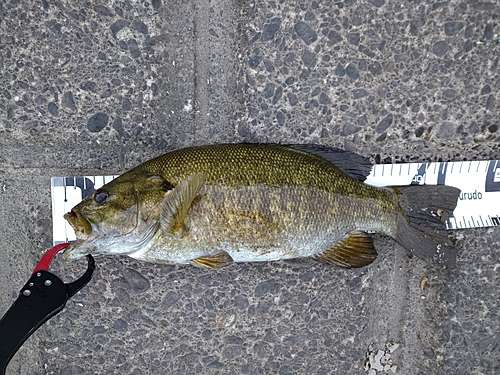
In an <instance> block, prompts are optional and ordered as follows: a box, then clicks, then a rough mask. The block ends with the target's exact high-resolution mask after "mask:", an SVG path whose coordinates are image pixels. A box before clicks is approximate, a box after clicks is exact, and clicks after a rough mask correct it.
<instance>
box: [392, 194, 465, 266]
mask: <svg viewBox="0 0 500 375" xmlns="http://www.w3.org/2000/svg"><path fill="white" fill-rule="evenodd" d="M392 189H393V190H394V191H395V192H396V195H397V196H398V197H399V206H400V207H401V208H402V211H403V212H401V213H400V214H399V216H398V222H397V231H396V236H395V239H396V241H397V242H398V243H399V244H400V245H401V246H403V247H404V248H405V249H406V250H408V251H409V252H411V253H412V254H415V255H416V256H417V257H419V258H422V259H433V260H435V261H436V262H437V263H439V264H443V265H446V266H447V267H449V268H453V267H454V266H455V260H456V252H455V250H454V248H453V240H450V239H449V238H448V236H447V234H446V224H445V221H446V220H447V219H448V217H449V216H450V214H451V213H452V212H453V210H454V209H455V207H456V205H457V199H458V196H459V194H460V190H459V189H457V188H454V187H451V186H444V185H435V186H434V185H424V186H419V185H411V186H393V187H392Z"/></svg>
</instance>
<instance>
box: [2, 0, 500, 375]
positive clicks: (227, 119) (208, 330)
mask: <svg viewBox="0 0 500 375" xmlns="http://www.w3.org/2000/svg"><path fill="white" fill-rule="evenodd" d="M0 6H1V8H0V15H1V16H0V20H1V21H0V40H1V42H0V69H1V72H2V75H1V81H0V94H1V96H0V111H1V121H0V238H1V244H2V247H3V250H4V253H5V254H6V256H5V257H4V261H3V262H1V263H0V285H2V289H1V293H0V314H3V312H4V311H6V310H7V308H8V307H9V306H10V304H11V303H12V302H13V301H14V299H15V298H16V295H17V292H18V290H19V288H20V287H21V286H22V285H23V283H24V282H25V280H26V278H27V277H28V276H29V273H30V270H31V269H32V267H33V266H34V264H35V263H36V261H37V259H38V258H39V257H40V252H41V250H43V249H45V248H47V247H49V246H50V245H51V221H50V217H51V215H50V177H52V176H61V175H81V174H112V173H120V172H123V171H125V170H126V169H128V168H130V167H132V166H134V165H136V164H138V163H140V162H142V161H145V160H147V159H148V158H150V157H153V156H156V155H159V154H161V153H164V152H167V151H169V150H172V149H176V148H180V147H184V146H188V145H193V144H206V143H218V142H242V141H247V142H248V141H251V142H283V143H290V142H293V143H311V142H314V143H321V144H326V145H331V146H336V147H342V148H345V149H348V150H351V151H355V152H358V153H360V154H363V155H365V156H368V157H370V158H371V159H372V160H373V161H374V162H378V163H380V162H384V163H389V162H407V161H435V160H475V159H478V160H479V159H499V158H500V152H499V141H500V133H499V131H498V127H499V122H500V121H499V114H498V113H499V112H498V106H499V105H498V100H499V98H498V90H499V89H500V73H499V56H500V43H499V36H498V35H499V11H500V8H499V6H498V5H497V4H496V3H495V2H475V1H470V2H462V1H450V2H441V3H434V2H426V1H417V2H411V3H408V2H405V3H402V2H392V1H384V0H370V1H366V2H364V1H356V0H346V1H339V2H335V3H332V2H319V1H318V2H316V1H305V2H295V1H286V2H285V1H254V2H252V3H246V2H238V1H229V0H226V1H224V0H213V1H209V0H199V1H189V0H187V1H176V2H165V1H162V0H153V1H152V2H146V1H143V2H138V1H112V0H108V1H106V0H104V1H99V2H72V1H58V2H53V1H50V0H43V1H41V2H34V1H25V2H21V1H19V0H10V1H6V2H3V3H1V4H0ZM456 236H457V237H458V244H457V251H458V261H457V267H456V269H454V270H442V269H439V268H438V267H436V266H435V265H432V264H427V263H425V262H423V261H421V260H419V259H410V258H408V257H407V254H406V253H405V252H404V250H403V249H402V248H401V247H399V246H397V245H395V244H394V242H393V241H392V240H390V239H388V238H383V237H381V236H377V237H376V247H377V249H378V251H379V253H380V256H379V258H378V259H377V261H376V262H375V263H374V264H372V265H370V266H368V267H366V268H363V269H361V270H342V269H338V268H334V267H328V266H325V265H322V264H318V263H316V262H313V261H308V260H304V261H286V262H285V261H283V262H273V263H268V264H238V265H233V266H231V267H229V268H226V269H224V270H221V271H215V272H210V271H206V270H200V269H196V268H193V267H173V266H161V265H154V264H147V263H141V262H137V261H134V260H132V259H128V258H125V257H107V258H98V259H97V264H98V267H99V268H98V271H97V272H96V276H95V277H94V279H93V281H92V282H91V284H90V285H89V286H88V287H86V288H85V289H84V290H82V291H81V292H80V293H79V294H78V295H77V296H75V298H74V299H72V300H71V301H70V303H69V304H68V306H67V308H66V309H65V310H64V311H63V312H62V313H61V314H60V315H58V316H57V317H56V318H54V319H53V320H51V321H50V322H49V323H48V324H47V325H46V326H44V327H42V328H41V329H40V330H39V331H38V332H37V333H36V334H34V335H33V336H32V337H31V338H30V339H29V340H28V342H27V343H26V344H25V345H24V346H23V347H22V348H21V350H20V351H19V352H18V354H17V355H16V356H15V358H14V359H13V361H12V363H11V365H10V367H9V371H8V373H9V374H61V375H62V374H65V375H69V374H181V373H182V374H195V373H203V374H233V373H242V374H268V373H278V374H305V373H308V374H309V373H310V374H332V373H345V374H362V373H368V374H382V373H384V372H385V373H393V371H395V372H396V373H401V374H417V373H429V374H449V373H454V374H478V375H479V374H495V373H498V372H500V360H499V358H500V352H499V350H500V349H499V348H500V342H499V336H498V332H499V321H500V320H499V306H500V303H499V300H500V294H499V291H498V285H499V281H500V280H499V276H498V274H499V270H498V268H499V265H500V260H499V250H498V247H499V243H500V231H499V230H498V228H491V229H477V230H464V231H457V232H456ZM84 268H85V264H84V262H77V263H65V262H63V261H62V260H57V261H56V263H55V264H54V266H53V270H54V271H55V272H56V273H58V274H60V275H64V277H65V278H66V279H67V280H70V279H71V278H74V277H77V276H78V275H79V274H80V273H81V272H82V271H83V269H84ZM424 276H426V277H427V278H428V281H427V283H426V285H425V288H424V290H421V287H420V285H421V280H422V278H423V277H424ZM394 348H395V349H394ZM385 366H389V367H385Z"/></svg>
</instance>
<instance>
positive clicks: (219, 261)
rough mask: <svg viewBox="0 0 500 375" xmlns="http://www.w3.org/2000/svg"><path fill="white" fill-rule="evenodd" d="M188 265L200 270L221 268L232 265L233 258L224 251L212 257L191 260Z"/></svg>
mask: <svg viewBox="0 0 500 375" xmlns="http://www.w3.org/2000/svg"><path fill="white" fill-rule="evenodd" d="M189 263H191V264H192V265H193V266H196V267H200V268H222V267H225V266H228V265H230V264H231V263H233V258H231V255H229V254H228V253H226V252H225V251H221V252H220V253H217V254H215V255H212V256H206V257H200V258H196V259H193V260H191V261H189Z"/></svg>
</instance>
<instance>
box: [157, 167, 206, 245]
mask: <svg viewBox="0 0 500 375" xmlns="http://www.w3.org/2000/svg"><path fill="white" fill-rule="evenodd" d="M205 180H206V177H205V175H204V174H203V173H198V174H195V175H191V176H188V177H187V178H186V179H185V180H183V181H182V182H180V183H179V184H178V185H177V186H176V187H175V188H174V189H173V190H171V191H169V192H167V195H166V196H165V198H163V202H162V208H161V214H160V225H161V228H162V232H163V233H166V234H169V235H175V234H177V233H178V232H179V230H180V229H182V228H183V226H184V220H185V219H186V214H187V212H188V211H189V208H190V207H191V203H193V200H194V198H195V197H196V196H197V195H198V193H199V192H200V189H201V187H202V186H203V184H204V183H205Z"/></svg>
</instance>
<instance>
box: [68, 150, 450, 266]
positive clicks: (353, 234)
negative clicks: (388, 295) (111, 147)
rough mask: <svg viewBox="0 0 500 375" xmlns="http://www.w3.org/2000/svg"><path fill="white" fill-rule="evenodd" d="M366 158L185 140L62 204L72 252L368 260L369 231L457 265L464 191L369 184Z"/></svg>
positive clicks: (196, 259)
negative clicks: (452, 223) (456, 222)
mask: <svg viewBox="0 0 500 375" xmlns="http://www.w3.org/2000/svg"><path fill="white" fill-rule="evenodd" d="M371 168H372V165H371V164H370V162H369V161H368V160H367V159H365V158H364V157H362V156H359V155H356V154H353V153H349V152H345V151H342V150H339V149H334V148H329V147H326V146H319V145H276V144H222V145H212V146H198V147H190V148H185V149H180V150H177V151H173V152H170V153H167V154H165V155H162V156H158V157H156V158H154V159H152V160H149V161H147V162H145V163H143V164H141V165H139V166H137V167H135V168H133V169H131V170H130V171H128V172H126V173H124V174H123V175H121V176H119V177H118V178H116V179H114V180H113V181H111V182H109V183H108V184H106V185H104V186H103V187H101V188H100V189H98V190H96V191H95V192H94V193H93V194H92V195H90V196H89V197H87V198H86V199H84V200H83V201H82V202H81V203H79V204H78V205H77V206H75V207H74V208H73V209H72V210H71V212H69V213H67V214H65V216H64V217H65V219H66V220H67V221H68V222H69V223H70V225H71V226H72V227H73V229H74V230H75V232H76V235H77V241H76V242H74V243H73V244H71V245H70V246H69V247H68V248H67V249H66V251H65V252H64V257H65V259H68V260H69V259H78V258H80V257H82V256H84V255H86V254H93V255H99V254H101V255H110V254H124V255H128V256H130V257H132V258H135V259H140V260H145V261H150V262H158V263H169V264H192V265H195V266H199V267H208V268H220V267H223V266H226V265H228V264H231V263H232V262H257V261H271V260H279V259H291V258H301V257H310V258H314V259H317V260H319V261H322V262H325V263H329V264H335V265H337V266H340V267H347V268H349V267H363V266H366V265H368V264H370V263H371V262H373V261H374V260H375V258H376V257H377V253H376V251H375V249H374V246H373V242H372V238H371V236H370V234H369V233H367V232H381V233H383V234H386V235H389V236H391V237H393V238H394V239H395V240H396V241H397V242H398V243H399V244H401V245H402V246H403V247H404V248H406V249H407V250H408V251H410V252H411V253H414V254H415V255H417V256H419V257H421V258H423V259H434V260H436V261H437V262H438V263H442V264H445V265H447V266H453V264H454V260H455V251H454V250H453V248H452V244H451V241H450V240H449V239H448V237H447V236H446V233H445V225H444V221H445V220H446V218H447V217H448V216H449V215H450V214H451V213H452V212H453V210H454V208H455V206H456V203H457V199H458V195H459V193H460V190H459V189H456V188H453V187H449V186H443V185H438V186H429V185H425V186H399V187H389V188H378V187H373V186H370V185H367V184H365V183H363V181H364V180H365V179H366V177H367V176H368V175H369V174H370V171H371Z"/></svg>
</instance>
